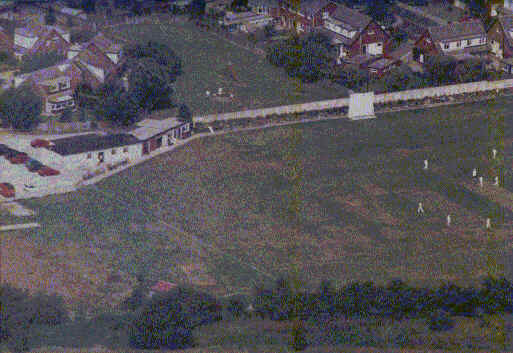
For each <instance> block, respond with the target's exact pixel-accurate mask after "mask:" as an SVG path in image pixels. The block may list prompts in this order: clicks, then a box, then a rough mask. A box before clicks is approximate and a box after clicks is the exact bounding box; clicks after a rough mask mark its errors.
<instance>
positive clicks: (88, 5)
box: [80, 0, 96, 13]
mask: <svg viewBox="0 0 513 353" xmlns="http://www.w3.org/2000/svg"><path fill="white" fill-rule="evenodd" d="M80 8H82V9H83V10H84V11H85V12H87V13H95V12H96V0H81V2H80Z"/></svg>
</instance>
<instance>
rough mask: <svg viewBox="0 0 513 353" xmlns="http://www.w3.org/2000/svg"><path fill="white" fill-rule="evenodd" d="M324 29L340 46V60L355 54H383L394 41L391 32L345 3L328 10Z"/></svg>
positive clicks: (374, 55)
mask: <svg viewBox="0 0 513 353" xmlns="http://www.w3.org/2000/svg"><path fill="white" fill-rule="evenodd" d="M321 32H322V33H324V34H326V35H327V36H328V37H329V38H330V39H331V41H332V43H333V44H334V45H336V46H337V47H338V62H339V63H340V62H341V61H348V60H347V59H351V58H354V57H356V56H361V57H366V56H369V57H376V56H382V55H384V54H386V53H387V50H388V48H389V46H390V43H391V39H390V35H389V34H388V33H386V32H385V30H384V29H382V28H381V27H380V26H379V25H378V24H377V23H376V22H374V21H373V20H372V19H371V18H370V17H369V16H367V15H364V14H362V13H361V12H359V11H356V10H353V9H350V8H348V7H346V6H343V5H337V8H336V9H335V11H333V12H331V13H325V15H324V26H323V28H322V29H321Z"/></svg>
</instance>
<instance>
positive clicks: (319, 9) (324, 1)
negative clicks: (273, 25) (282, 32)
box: [279, 0, 337, 33]
mask: <svg viewBox="0 0 513 353" xmlns="http://www.w3.org/2000/svg"><path fill="white" fill-rule="evenodd" d="M336 8H337V4H335V3H333V2H330V1H328V0H310V1H300V2H298V5H297V6H296V5H294V4H293V3H292V1H290V0H281V1H280V8H279V15H280V21H281V25H282V26H283V27H284V28H287V29H289V30H292V29H294V27H295V29H296V31H297V32H298V33H301V32H311V31H312V30H313V29H315V28H319V27H322V26H323V24H324V18H325V17H326V15H327V14H331V13H333V12H334V11H335V10H336Z"/></svg>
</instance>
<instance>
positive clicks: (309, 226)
mask: <svg viewBox="0 0 513 353" xmlns="http://www.w3.org/2000/svg"><path fill="white" fill-rule="evenodd" d="M512 107H513V102H512V101H511V99H502V100H499V101H498V102H497V104H495V105H488V106H484V105H483V103H477V104H474V105H465V106H462V105H460V106H452V107H450V106H446V107H442V108H437V109H432V110H425V111H420V110H419V111H411V112H401V113H394V114H387V115H385V116H381V117H380V119H375V120H369V121H361V122H348V121H331V122H322V123H314V124H313V123H312V124H307V125H302V126H300V127H297V128H292V127H284V128H273V129H267V130H260V131H254V132H248V133H239V134H230V135H225V136H221V137H212V138H205V139H201V140H197V141H194V142H193V143H190V144H188V145H185V146H184V147H183V148H182V149H181V150H177V151H174V152H172V153H169V154H165V155H161V156H159V157H156V158H155V159H153V160H151V161H149V162H146V163H144V164H141V165H140V166H138V167H135V168H132V169H130V170H126V171H124V172H122V173H120V174H119V175H116V176H114V177H111V178H108V179H106V180H104V181H103V182H101V183H99V184H97V185H95V186H91V187H88V188H85V189H82V190H79V191H77V192H74V193H70V194H65V195H57V196H50V197H45V198H42V199H37V200H29V201H26V202H23V203H24V204H25V205H26V206H28V207H29V208H32V209H35V210H36V211H37V216H36V217H35V219H36V221H37V222H39V223H40V224H42V227H41V228H40V229H38V230H30V231H25V232H19V233H16V234H18V235H16V234H14V233H13V234H9V239H11V242H15V241H20V242H21V243H20V245H19V246H23V244H27V243H29V244H31V247H32V248H33V250H34V251H37V249H38V247H42V248H44V249H48V251H47V252H46V255H45V253H44V254H42V255H41V254H40V258H41V261H42V260H44V259H48V258H49V257H50V258H51V261H50V262H51V266H53V267H52V268H53V270H52V271H57V272H59V271H61V272H62V271H63V268H67V269H68V270H66V271H65V272H66V273H67V275H66V276H64V277H66V278H61V279H60V282H59V285H56V286H55V287H56V288H60V289H62V290H64V289H65V290H67V291H68V292H70V293H72V294H69V298H73V296H74V295H78V294H77V293H80V295H79V299H80V300H85V299H88V300H89V301H91V302H92V303H93V304H98V305H99V303H102V305H104V304H105V303H110V302H116V300H117V299H116V298H118V299H119V298H120V297H121V296H122V295H123V293H125V292H126V290H128V289H129V287H130V285H131V284H133V283H134V281H133V279H134V277H135V275H136V274H137V273H138V272H142V273H146V275H147V277H148V279H153V280H155V279H165V280H170V281H178V282H180V281H186V282H189V281H190V282H192V283H193V284H197V285H199V286H202V287H203V288H209V290H212V291H213V293H215V294H223V293H226V292H229V293H230V292H238V291H246V290H250V289H251V287H252V284H253V283H255V282H261V281H266V280H271V279H273V278H275V277H276V276H277V275H278V274H279V273H287V272H294V271H297V273H298V276H299V278H300V279H301V280H302V281H303V282H302V283H303V284H304V286H305V287H311V286H316V285H317V284H318V283H319V281H320V280H321V279H323V278H326V277H329V278H332V279H334V280H335V282H336V283H338V284H342V283H345V282H347V281H350V280H374V281H376V282H378V283H383V282H386V281H388V280H390V279H392V278H396V277H400V278H403V279H405V280H408V281H409V282H410V283H413V284H439V283H440V282H441V281H444V280H451V281H455V282H456V283H459V284H463V285H468V284H475V281H479V280H480V278H481V277H482V276H484V275H485V274H486V273H487V271H488V270H489V268H490V266H494V265H493V264H494V262H495V263H496V264H497V266H498V268H499V271H503V272H504V273H506V274H507V275H508V276H509V278H510V279H512V278H513V276H512V275H513V263H512V258H513V256H512V247H511V235H512V234H513V224H512V223H513V216H512V214H513V210H512V203H511V202H510V201H508V200H511V196H512V190H511V185H512V180H511V176H512V175H511V172H510V170H511V152H512V146H511V143H509V145H508V147H507V149H506V150H505V153H506V154H507V155H508V158H506V163H509V164H504V165H502V169H503V170H507V171H508V172H506V173H504V183H505V184H506V185H507V186H508V189H509V190H508V189H506V188H504V189H498V188H495V187H493V186H492V185H491V176H492V175H493V174H494V173H495V172H492V170H494V169H495V168H499V169H500V167H501V165H499V166H494V165H493V163H492V162H491V161H490V160H489V158H488V157H487V155H488V154H489V151H490V149H491V147H490V146H493V145H494V143H493V142H491V141H492V140H493V139H494V138H493V134H498V135H501V134H502V135H503V137H499V140H500V141H511V139H512V136H513V133H512V123H513V120H512V116H511V115H508V116H506V117H505V118H504V120H499V122H496V123H494V122H493V121H494V116H495V115H497V114H498V115H501V114H510V113H509V112H510V111H511V109H512ZM494 131H495V132H494ZM497 131H498V132H497ZM294 136H295V137H294ZM291 141H295V142H291ZM426 158H427V159H429V161H430V169H429V170H427V171H424V170H422V165H423V162H422V161H423V160H424V159H426ZM502 158H503V153H501V154H500V155H499V159H498V160H502ZM474 166H478V168H479V172H480V173H483V174H484V175H485V180H486V185H485V187H484V188H483V189H482V190H481V189H479V188H478V187H475V181H472V180H471V177H470V175H471V170H472V168H473V167H474ZM487 195H491V196H487ZM419 201H422V202H423V204H424V209H425V211H426V213H425V214H424V215H423V216H422V217H419V216H418V215H417V214H416V209H417V203H418V202H419ZM293 209H296V210H297V217H295V218H294V217H292V218H290V214H291V212H290V210H293ZM448 213H451V215H452V219H453V221H452V225H451V227H447V226H446V225H445V217H446V215H447V214H448ZM486 217H491V218H492V224H493V232H492V233H491V234H487V232H486V230H485V228H484V224H485V219H486ZM12 247H13V248H14V249H15V248H16V243H12ZM31 251H32V249H30V250H26V251H25V252H24V253H25V256H26V257H30V256H32V255H31ZM57 251H61V252H62V253H61V255H60V256H55V255H53V257H51V256H50V254H55V252H57ZM13 252H14V250H13ZM13 261H15V259H14V260H13ZM25 263H26V260H25V262H22V263H19V264H18V265H17V266H20V268H23V266H25ZM13 266H16V264H15V263H13ZM59 266H62V268H60V267H59ZM70 268H72V270H70ZM117 271H121V273H122V274H123V276H122V277H123V280H122V281H121V283H109V281H108V277H109V276H110V275H111V274H112V273H117ZM75 272H76V273H77V274H76V275H73V276H75V278H80V280H81V281H82V283H83V287H82V288H81V289H80V288H78V289H77V288H76V286H75V287H73V286H74V284H73V283H72V282H73V280H74V279H73V278H72V277H73V276H72V275H70V273H75ZM21 274H23V273H22V272H21ZM79 274H80V276H79ZM70 276H71V277H70ZM21 277H23V276H21ZM61 277H63V276H61ZM68 277H69V278H68ZM20 281H22V279H20ZM25 281H27V280H26V279H25ZM34 286H36V285H34ZM70 286H71V287H73V288H72V290H71V289H70V288H71V287H70ZM116 286H117V287H116ZM61 287H62V288H61ZM79 289H80V290H79ZM113 293H114V294H113ZM102 295H103V296H102ZM101 298H104V299H103V300H100V299H101ZM105 298H107V299H105Z"/></svg>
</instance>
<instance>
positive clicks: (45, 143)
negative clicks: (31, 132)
mask: <svg viewBox="0 0 513 353" xmlns="http://www.w3.org/2000/svg"><path fill="white" fill-rule="evenodd" d="M30 145H31V146H32V147H34V148H40V147H48V146H50V142H49V141H46V140H42V139H35V140H34V141H32V142H31V143H30Z"/></svg>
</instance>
